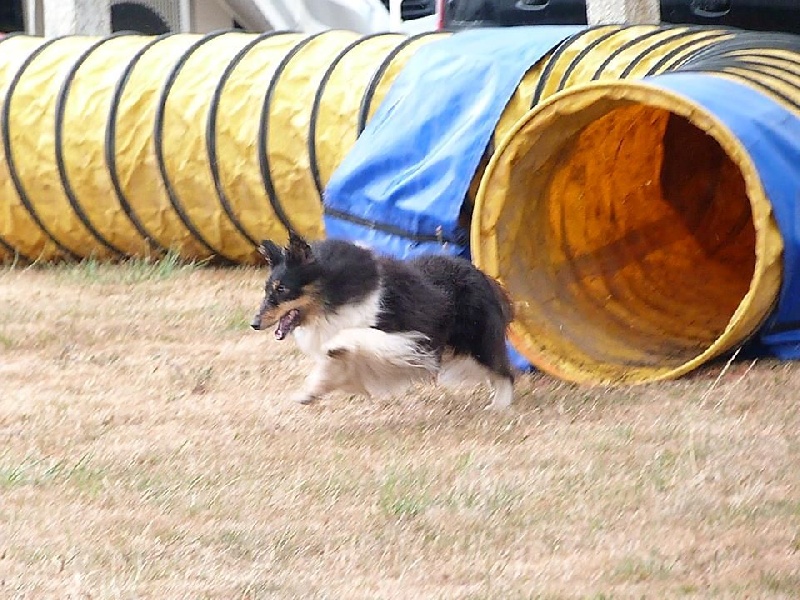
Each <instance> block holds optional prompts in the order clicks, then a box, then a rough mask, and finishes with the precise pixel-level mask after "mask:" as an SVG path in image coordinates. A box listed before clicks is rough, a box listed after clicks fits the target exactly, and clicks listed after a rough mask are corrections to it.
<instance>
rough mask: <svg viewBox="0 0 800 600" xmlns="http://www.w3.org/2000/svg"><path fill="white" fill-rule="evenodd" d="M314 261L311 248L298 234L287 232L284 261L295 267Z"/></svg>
mask: <svg viewBox="0 0 800 600" xmlns="http://www.w3.org/2000/svg"><path fill="white" fill-rule="evenodd" d="M313 260H314V255H313V254H312V253H311V246H309V245H308V242H306V241H305V240H304V239H303V238H302V237H300V235H299V234H297V233H296V232H294V231H289V245H288V246H287V247H286V261H287V262H291V263H293V264H296V265H304V264H306V263H310V262H311V261H313Z"/></svg>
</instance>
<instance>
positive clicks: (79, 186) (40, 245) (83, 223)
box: [0, 30, 449, 263]
mask: <svg viewBox="0 0 800 600" xmlns="http://www.w3.org/2000/svg"><path fill="white" fill-rule="evenodd" d="M446 35H449V34H447V33H442V32H427V33H424V34H420V35H416V36H405V35H400V34H393V33H382V34H377V35H370V36H360V35H359V34H356V33H354V32H349V31H340V30H330V31H325V32H321V33H317V34H314V35H306V34H300V33H295V32H284V31H280V32H269V33H265V34H260V35H259V34H250V33H243V32H238V31H221V32H214V33H211V34H207V35H195V34H167V35H164V36H159V37H152V36H143V35H137V34H129V33H120V34H114V35H111V36H108V37H106V38H92V37H84V36H67V37H61V38H54V39H48V40H45V39H42V38H37V37H30V36H25V35H9V36H6V37H5V38H3V39H2V40H0V57H1V58H0V99H2V103H3V104H2V113H0V115H1V116H0V119H2V121H1V122H0V127H1V128H2V138H3V144H2V148H0V259H3V260H11V259H13V258H14V257H15V256H18V257H21V258H23V259H27V260H28V261H50V260H57V259H61V258H71V259H78V258H83V257H88V256H93V257H96V258H99V259H109V260H111V259H115V258H120V257H125V256H150V255H158V254H161V253H163V252H165V251H167V250H172V251H175V252H177V253H178V254H179V255H180V256H181V257H183V258H186V259H208V258H212V257H213V258H218V259H222V260H226V261H229V262H233V263H246V262H255V261H257V260H258V255H257V252H256V245H257V242H258V241H259V240H260V239H263V238H267V237H270V238H273V239H281V238H285V237H286V235H287V233H286V232H287V227H289V226H292V227H294V228H295V229H296V230H298V231H299V232H300V233H302V234H304V235H306V236H307V237H309V238H313V239H316V238H320V237H322V236H323V235H324V228H323V223H322V199H321V193H322V190H323V188H324V185H325V182H326V181H327V179H328V178H329V177H330V174H331V172H332V171H333V170H334V169H335V168H336V165H337V164H338V163H339V162H340V161H341V159H342V157H343V156H344V155H345V154H346V153H347V150H348V148H349V147H350V146H352V144H353V143H354V142H355V139H356V138H357V136H358V134H359V132H360V130H362V129H363V128H364V126H365V124H366V123H367V122H368V121H369V119H370V117H371V115H372V114H373V113H374V111H375V109H376V107H377V106H378V105H379V104H380V102H381V99H382V98H383V96H384V95H385V93H386V91H387V89H388V87H389V86H390V85H391V82H392V80H393V78H394V77H396V75H397V73H398V72H399V71H400V70H401V69H402V66H403V64H404V63H405V61H406V60H408V58H409V56H411V55H413V53H414V52H415V51H416V50H417V49H419V48H420V47H422V46H424V45H425V44H427V43H429V42H431V41H434V40H436V39H437V38H440V37H442V36H446Z"/></svg>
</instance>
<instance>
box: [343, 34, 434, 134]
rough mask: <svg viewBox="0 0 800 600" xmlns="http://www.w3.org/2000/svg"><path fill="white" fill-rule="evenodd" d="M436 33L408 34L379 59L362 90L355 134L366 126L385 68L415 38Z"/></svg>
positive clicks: (414, 40) (415, 39)
mask: <svg viewBox="0 0 800 600" xmlns="http://www.w3.org/2000/svg"><path fill="white" fill-rule="evenodd" d="M438 34H440V32H438V31H423V32H421V33H417V34H415V35H412V36H409V37H407V38H406V39H404V40H403V41H402V42H400V43H399V44H398V45H397V46H395V47H394V48H392V51H391V52H389V54H387V55H386V56H385V57H384V59H383V60H382V61H381V64H379V65H378V68H377V69H375V72H374V73H373V74H372V77H371V78H370V81H369V85H367V89H366V91H365V92H364V95H363V96H362V97H361V105H360V106H359V107H358V129H357V130H356V135H359V136H360V135H361V134H362V133H363V132H364V128H365V127H366V126H367V120H368V119H369V111H370V109H371V108H372V98H373V96H375V92H376V91H377V90H378V86H379V85H380V84H381V81H382V80H383V75H384V73H386V69H388V68H389V65H391V64H392V62H393V61H394V59H395V58H396V57H397V55H398V54H400V53H401V52H402V51H403V50H405V49H406V48H407V47H408V46H410V45H411V44H413V43H414V42H416V41H417V40H419V39H422V38H424V37H427V36H430V35H438Z"/></svg>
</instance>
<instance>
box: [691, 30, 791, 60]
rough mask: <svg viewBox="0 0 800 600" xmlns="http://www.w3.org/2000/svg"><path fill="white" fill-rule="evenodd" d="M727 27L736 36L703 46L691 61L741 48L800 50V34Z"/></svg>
mask: <svg viewBox="0 0 800 600" xmlns="http://www.w3.org/2000/svg"><path fill="white" fill-rule="evenodd" d="M725 29H726V30H727V31H728V32H729V33H735V34H736V35H735V37H733V38H732V39H730V40H727V41H725V42H724V43H722V44H710V45H708V46H705V47H704V48H701V49H700V50H698V51H697V52H696V53H694V54H693V55H692V57H691V59H690V60H691V62H694V61H704V60H706V59H711V58H714V57H720V56H724V55H729V54H731V53H732V52H738V51H740V50H788V51H789V52H800V36H797V35H790V34H784V33H776V32H762V31H743V30H741V29H734V28H732V27H729V28H725Z"/></svg>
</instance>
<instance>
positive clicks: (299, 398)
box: [292, 391, 319, 406]
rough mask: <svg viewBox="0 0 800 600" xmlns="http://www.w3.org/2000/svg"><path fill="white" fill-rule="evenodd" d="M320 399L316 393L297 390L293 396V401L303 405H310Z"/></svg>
mask: <svg viewBox="0 0 800 600" xmlns="http://www.w3.org/2000/svg"><path fill="white" fill-rule="evenodd" d="M317 400H319V397H318V396H315V395H314V394H310V393H308V392H305V391H303V392H297V393H295V394H294V395H293V396H292V401H294V402H296V403H297V404H302V405H303V406H308V405H309V404H314V402H316V401H317Z"/></svg>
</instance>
